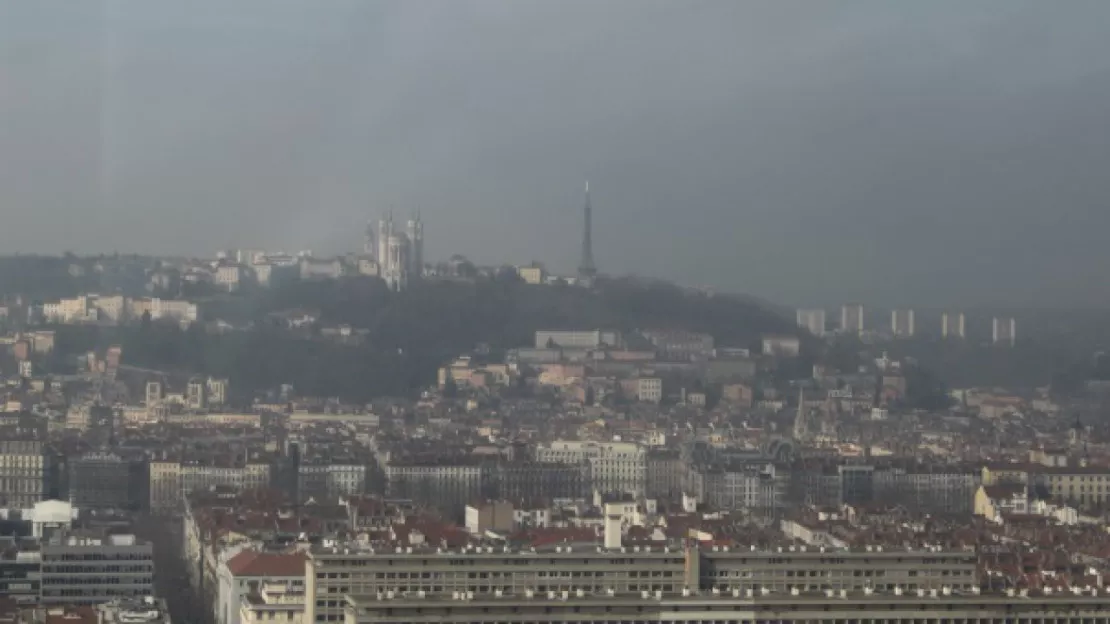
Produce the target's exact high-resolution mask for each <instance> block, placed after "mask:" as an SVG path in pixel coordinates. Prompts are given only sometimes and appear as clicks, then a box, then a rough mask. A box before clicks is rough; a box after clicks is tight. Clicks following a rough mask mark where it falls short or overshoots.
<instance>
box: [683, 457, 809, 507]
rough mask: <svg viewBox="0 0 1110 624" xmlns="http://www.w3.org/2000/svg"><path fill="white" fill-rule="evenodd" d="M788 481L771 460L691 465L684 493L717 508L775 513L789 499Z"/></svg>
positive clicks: (687, 473)
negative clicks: (777, 471) (787, 493)
mask: <svg viewBox="0 0 1110 624" xmlns="http://www.w3.org/2000/svg"><path fill="white" fill-rule="evenodd" d="M787 486H788V481H787V478H786V476H785V475H783V474H777V473H776V469H775V466H774V464H771V463H769V462H762V461H760V462H731V463H726V464H716V465H705V464H700V465H690V466H689V468H688V469H687V471H686V479H685V488H684V492H685V493H686V494H689V495H691V496H694V497H696V498H697V499H698V500H699V501H701V502H704V503H707V504H708V505H709V506H711V507H712V508H714V509H723V510H735V509H747V510H751V511H762V512H773V511H775V510H778V509H780V508H781V507H782V506H783V504H784V502H785V498H786V491H787Z"/></svg>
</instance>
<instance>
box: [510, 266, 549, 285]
mask: <svg viewBox="0 0 1110 624" xmlns="http://www.w3.org/2000/svg"><path fill="white" fill-rule="evenodd" d="M516 273H517V275H519V276H520V279H521V280H523V281H524V283H525V284H542V283H544V281H546V280H547V271H545V270H544V268H543V265H540V264H532V265H529V266H522V267H517V268H516Z"/></svg>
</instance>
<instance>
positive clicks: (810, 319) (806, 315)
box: [797, 309, 826, 338]
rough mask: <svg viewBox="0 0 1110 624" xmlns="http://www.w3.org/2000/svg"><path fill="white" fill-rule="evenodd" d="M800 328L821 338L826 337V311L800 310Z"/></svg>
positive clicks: (798, 314) (798, 315)
mask: <svg viewBox="0 0 1110 624" xmlns="http://www.w3.org/2000/svg"><path fill="white" fill-rule="evenodd" d="M797 322H798V327H801V328H802V329H804V330H806V331H808V332H809V333H811V334H813V335H814V336H817V337H818V338H820V337H821V336H824V335H825V322H826V321H825V311H824V310H821V309H811V310H798V311H797Z"/></svg>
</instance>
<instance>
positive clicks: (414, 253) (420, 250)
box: [364, 212, 424, 290]
mask: <svg viewBox="0 0 1110 624" xmlns="http://www.w3.org/2000/svg"><path fill="white" fill-rule="evenodd" d="M372 240H373V236H372V234H371V232H370V231H369V228H368V229H367V234H366V242H365V245H364V246H365V247H366V249H364V251H366V252H367V253H368V254H371V255H373V256H374V257H375V258H376V259H377V262H378V274H379V275H381V277H382V279H383V280H385V283H386V284H388V285H389V287H390V288H391V289H393V290H402V289H403V288H405V287H406V286H408V283H409V281H410V280H412V279H419V278H420V276H421V275H423V273H424V222H423V221H421V220H420V215H419V214H417V215H416V217H415V218H413V219H409V221H408V223H407V225H406V228H405V231H404V232H401V231H399V230H397V229H396V228H395V227H394V223H393V213H392V212H389V213H386V216H385V217H384V218H382V219H381V220H380V221H378V236H377V246H376V249H374V250H371V249H370V247H371V246H372Z"/></svg>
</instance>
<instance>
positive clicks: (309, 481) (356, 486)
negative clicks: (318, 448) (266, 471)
mask: <svg viewBox="0 0 1110 624" xmlns="http://www.w3.org/2000/svg"><path fill="white" fill-rule="evenodd" d="M366 479H367V472H366V464H349V463H328V462H319V463H302V464H300V465H299V466H297V498H298V499H299V501H300V502H305V501H307V500H309V499H315V500H317V501H319V500H324V499H331V498H339V497H341V496H343V497H345V496H354V495H358V494H363V493H365V492H366V487H367V482H366Z"/></svg>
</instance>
